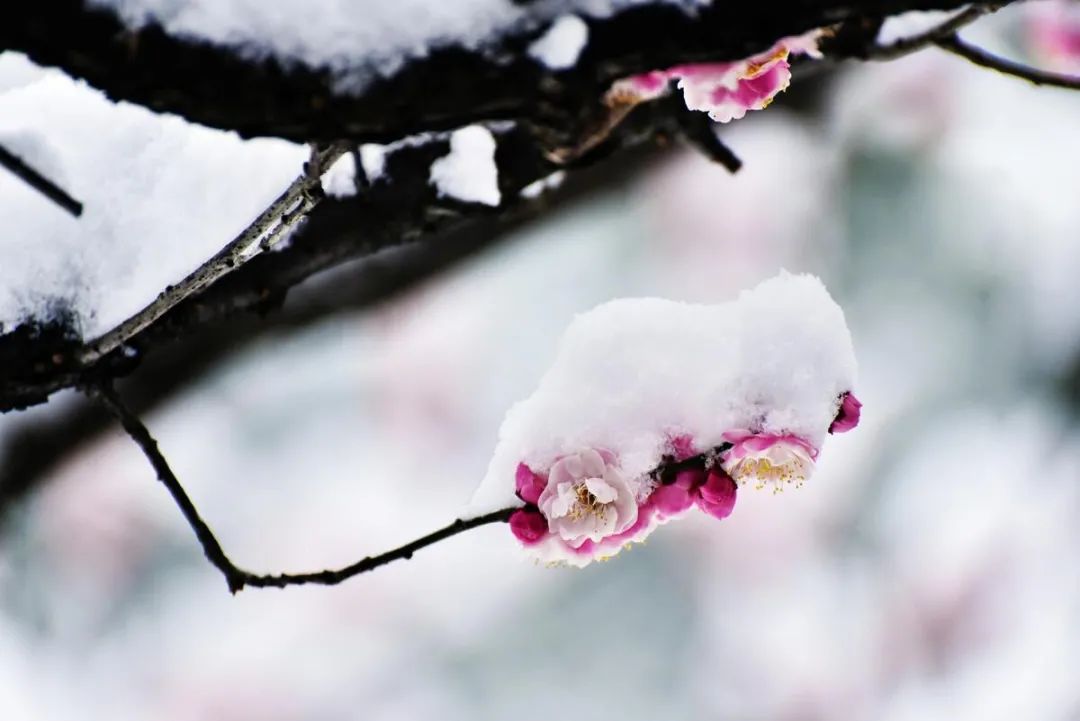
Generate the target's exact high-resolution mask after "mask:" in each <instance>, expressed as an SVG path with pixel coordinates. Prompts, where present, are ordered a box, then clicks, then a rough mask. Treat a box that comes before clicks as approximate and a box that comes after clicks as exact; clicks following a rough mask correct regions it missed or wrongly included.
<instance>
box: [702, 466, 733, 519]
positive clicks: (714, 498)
mask: <svg viewBox="0 0 1080 721" xmlns="http://www.w3.org/2000/svg"><path fill="white" fill-rule="evenodd" d="M737 494H738V486H737V485H736V484H735V481H733V480H732V479H731V476H729V475H728V474H726V473H724V472H723V471H722V470H720V469H719V468H714V469H712V470H711V471H709V475H708V476H706V478H705V483H704V484H703V485H702V486H701V488H699V489H698V498H697V505H698V508H700V509H701V510H703V511H705V513H708V514H709V515H710V516H713V517H714V518H721V519H722V518H727V517H728V516H730V515H731V512H732V510H734V508H735V496H736V495H737Z"/></svg>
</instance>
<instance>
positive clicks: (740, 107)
mask: <svg viewBox="0 0 1080 721" xmlns="http://www.w3.org/2000/svg"><path fill="white" fill-rule="evenodd" d="M819 36H820V31H817V30H814V31H811V32H809V33H806V34H805V35H799V36H794V37H788V38H784V39H782V40H779V41H778V42H776V43H775V44H774V45H773V46H772V47H771V48H769V49H768V50H766V51H765V52H762V53H758V54H757V55H752V56H750V57H749V58H745V59H743V60H737V61H733V62H723V63H694V64H689V65H676V66H675V67H671V68H668V69H667V70H653V71H651V72H647V73H642V74H640V75H633V76H631V77H628V78H623V79H622V80H619V81H617V82H615V84H614V85H612V87H611V90H609V91H608V94H607V97H606V101H607V103H608V105H610V106H612V107H618V106H627V105H630V106H632V105H636V104H637V103H641V102H644V101H647V100H653V99H654V98H657V97H659V96H661V95H663V94H664V93H665V92H667V89H668V83H669V82H670V81H672V80H677V81H678V86H679V89H680V90H682V91H683V99H684V100H685V101H686V107H687V108H689V109H690V110H701V111H704V112H707V113H708V114H709V117H711V118H712V119H713V120H715V121H717V122H720V123H727V122H729V121H731V120H737V119H739V118H741V117H743V116H744V115H746V112H747V111H748V110H762V109H764V108H766V107H768V105H769V103H771V102H772V100H773V98H774V97H776V95H777V94H778V93H779V92H780V91H782V90H785V89H786V88H787V86H788V83H790V81H791V66H790V65H789V64H788V57H789V56H790V55H791V53H805V54H807V55H813V56H815V57H819V56H820V54H819V53H818V50H817V39H818V37H819Z"/></svg>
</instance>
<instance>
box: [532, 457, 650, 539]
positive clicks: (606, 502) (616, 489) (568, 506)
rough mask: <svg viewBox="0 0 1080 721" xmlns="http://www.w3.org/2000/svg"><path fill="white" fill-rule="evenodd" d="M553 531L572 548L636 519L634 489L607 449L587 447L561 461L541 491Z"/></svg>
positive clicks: (615, 531)
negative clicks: (620, 472) (622, 474)
mask: <svg viewBox="0 0 1080 721" xmlns="http://www.w3.org/2000/svg"><path fill="white" fill-rule="evenodd" d="M539 507H540V512H541V513H543V514H544V516H545V517H546V518H547V519H548V525H549V527H550V529H551V532H552V533H555V534H556V535H558V536H559V537H560V538H561V539H562V540H563V541H565V542H566V543H567V544H568V545H569V546H571V547H572V548H580V547H581V546H582V544H584V543H585V541H593V542H594V543H595V542H598V541H601V540H603V539H605V538H607V537H609V536H614V535H617V534H619V533H622V532H623V531H625V530H626V529H627V528H629V527H630V526H632V525H633V524H634V521H636V520H637V515H638V514H637V501H636V499H635V493H634V492H633V491H632V490H631V489H630V485H629V484H628V483H627V481H626V479H625V478H623V477H622V476H621V475H620V474H619V471H618V469H617V467H616V465H615V457H614V455H612V454H611V452H610V451H606V450H592V449H589V450H585V451H582V452H581V453H576V454H573V455H569V456H566V457H564V458H561V459H559V460H558V461H556V463H555V465H553V466H552V467H551V471H550V472H549V474H548V483H547V487H546V488H545V489H544V492H543V493H541V494H540V500H539Z"/></svg>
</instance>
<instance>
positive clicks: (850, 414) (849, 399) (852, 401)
mask: <svg viewBox="0 0 1080 721" xmlns="http://www.w3.org/2000/svg"><path fill="white" fill-rule="evenodd" d="M861 417H862V403H860V402H859V399H858V398H856V397H855V394H854V393H852V392H851V391H848V392H847V393H845V394H844V395H843V396H841V400H840V409H839V410H838V411H837V412H836V418H834V419H833V422H832V425H830V426H829V433H847V432H848V431H850V430H851V429H852V428H854V427H855V426H857V425H859V419H860V418H861Z"/></svg>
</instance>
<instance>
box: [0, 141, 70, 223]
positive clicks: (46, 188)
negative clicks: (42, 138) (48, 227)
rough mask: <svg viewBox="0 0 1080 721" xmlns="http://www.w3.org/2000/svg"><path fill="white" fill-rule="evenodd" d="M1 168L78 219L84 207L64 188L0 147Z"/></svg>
mask: <svg viewBox="0 0 1080 721" xmlns="http://www.w3.org/2000/svg"><path fill="white" fill-rule="evenodd" d="M0 166H3V167H5V168H7V169H8V170H10V171H11V172H12V173H14V174H15V175H16V176H17V177H18V178H20V179H21V180H23V181H24V182H25V183H26V184H27V185H29V186H30V187H32V188H33V189H34V190H36V191H38V192H39V193H41V194H42V195H44V196H45V197H46V198H48V199H49V200H51V201H52V202H54V203H56V204H57V205H59V206H60V207H61V208H63V209H64V210H66V211H67V212H69V213H71V214H72V215H74V216H75V217H76V218H78V217H79V216H80V215H82V211H83V205H82V203H80V202H79V201H77V200H75V198H72V197H71V196H70V195H68V194H67V193H66V192H65V191H64V189H63V188H61V187H60V186H58V185H57V184H56V183H54V182H52V181H51V180H49V179H48V178H46V177H45V176H44V175H42V174H41V173H39V172H38V171H36V170H34V169H33V168H31V167H30V166H29V165H27V164H26V163H25V162H24V161H23V160H22V158H20V157H18V156H17V155H15V154H13V153H12V152H11V151H9V150H8V149H7V148H5V147H4V146H3V145H0Z"/></svg>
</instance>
